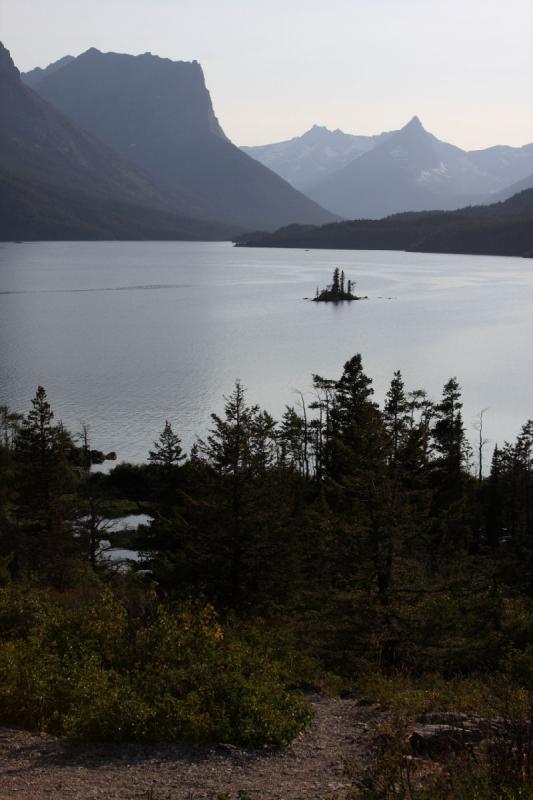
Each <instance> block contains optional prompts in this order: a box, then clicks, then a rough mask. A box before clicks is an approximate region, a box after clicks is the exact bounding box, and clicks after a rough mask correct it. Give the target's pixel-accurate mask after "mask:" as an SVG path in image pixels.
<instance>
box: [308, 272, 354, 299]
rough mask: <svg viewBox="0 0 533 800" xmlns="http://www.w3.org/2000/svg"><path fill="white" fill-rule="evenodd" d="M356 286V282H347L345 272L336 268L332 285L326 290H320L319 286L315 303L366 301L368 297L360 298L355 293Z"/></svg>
mask: <svg viewBox="0 0 533 800" xmlns="http://www.w3.org/2000/svg"><path fill="white" fill-rule="evenodd" d="M354 286H355V281H351V280H348V281H346V279H345V276H344V270H339V268H338V267H335V269H334V270H333V279H332V282H331V284H330V285H329V286H326V288H325V289H319V288H318V286H317V290H316V294H315V296H314V297H313V301H314V302H315V303H339V302H342V301H344V300H348V301H352V300H366V299H367V298H366V297H358V296H357V295H356V294H354V293H353V291H352V290H353V288H354Z"/></svg>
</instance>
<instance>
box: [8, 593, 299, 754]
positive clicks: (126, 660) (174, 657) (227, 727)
mask: <svg viewBox="0 0 533 800" xmlns="http://www.w3.org/2000/svg"><path fill="white" fill-rule="evenodd" d="M144 616H145V617H148V619H143V620H141V619H130V618H128V614H127V611H126V609H125V607H124V606H123V604H122V603H121V602H120V601H119V600H118V599H117V597H115V596H114V595H113V594H112V592H110V591H109V590H108V589H97V590H86V591H81V592H67V593H63V594H61V595H60V594H57V593H54V592H52V591H49V590H35V589H34V590H31V591H23V590H21V589H19V588H17V589H14V588H5V589H2V590H0V719H1V720H2V721H3V722H9V723H14V724H18V725H23V726H25V727H29V728H32V729H40V730H46V731H50V732H53V733H58V734H66V735H67V736H69V737H71V738H73V739H76V740H85V741H89V740H100V741H101V740H108V741H124V740H132V741H156V740H176V739H184V738H185V739H189V740H195V741H201V740H216V741H222V742H228V741H232V742H239V743H242V744H247V745H254V744H282V743H286V742H289V741H291V740H292V739H293V738H294V737H295V736H296V735H297V734H298V733H299V731H300V730H301V729H302V728H303V727H304V725H305V724H306V722H307V721H308V720H309V718H310V711H309V708H308V706H307V704H306V702H305V700H304V699H303V697H302V696H301V695H300V694H299V693H298V692H295V691H289V690H288V689H287V683H288V680H287V678H286V676H285V674H284V670H283V668H282V666H281V665H280V664H279V663H278V662H277V661H276V660H275V659H274V658H273V657H272V655H271V654H270V653H269V651H268V648H267V647H266V646H262V647H258V646H257V644H255V645H254V647H253V648H252V647H251V646H250V645H249V644H248V643H247V642H246V641H244V640H243V639H242V638H241V637H239V635H238V633H235V632H234V631H232V630H230V629H227V630H225V629H224V628H223V627H222V626H221V625H220V624H219V622H218V620H217V618H216V615H215V613H214V611H213V610H212V609H211V608H210V607H204V608H201V609H182V610H180V611H178V612H175V613H171V612H170V611H168V610H167V609H165V608H164V607H163V606H161V605H157V604H155V605H154V607H153V609H152V610H151V613H150V614H145V615H144Z"/></svg>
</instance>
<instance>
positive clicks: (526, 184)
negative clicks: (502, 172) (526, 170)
mask: <svg viewBox="0 0 533 800" xmlns="http://www.w3.org/2000/svg"><path fill="white" fill-rule="evenodd" d="M526 189H533V174H532V175H527V176H526V177H525V178H523V179H522V180H520V181H517V182H516V183H513V184H512V185H511V186H507V187H506V188H505V189H502V191H501V192H498V193H497V195H496V198H495V199H496V200H499V201H503V200H508V199H509V198H510V197H512V196H513V195H515V194H518V193H519V192H524V191H525V190H526Z"/></svg>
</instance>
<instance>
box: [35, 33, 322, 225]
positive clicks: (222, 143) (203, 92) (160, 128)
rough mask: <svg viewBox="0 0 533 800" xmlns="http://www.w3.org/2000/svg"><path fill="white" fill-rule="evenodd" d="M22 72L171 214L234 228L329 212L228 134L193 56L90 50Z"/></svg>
mask: <svg viewBox="0 0 533 800" xmlns="http://www.w3.org/2000/svg"><path fill="white" fill-rule="evenodd" d="M23 79H24V80H26V81H28V82H29V83H30V84H31V85H32V86H33V88H34V89H35V90H36V91H37V92H38V93H39V94H40V95H41V97H43V98H44V99H45V100H46V101H48V102H49V103H51V104H52V105H53V106H54V107H55V108H57V109H58V110H59V111H61V113H62V114H64V115H65V116H66V117H67V118H68V119H69V120H70V121H71V122H72V123H73V124H74V125H76V126H77V127H78V128H81V129H82V130H84V131H87V132H89V133H90V134H91V135H93V136H94V137H96V138H98V139H99V140H100V141H101V142H103V143H104V144H106V145H107V146H108V147H110V148H112V149H113V150H114V151H115V152H116V153H117V154H118V155H120V156H121V157H122V158H123V159H126V160H127V161H128V162H130V163H133V164H135V165H136V166H137V168H140V169H141V170H143V172H144V173H145V174H146V175H148V176H150V178H151V180H152V181H154V182H155V183H156V184H157V185H158V186H159V188H160V190H161V191H164V192H165V193H167V194H170V195H172V196H174V198H175V200H176V202H179V210H180V212H183V211H185V210H187V212H188V214H189V216H194V217H199V218H208V219H213V220H218V221H220V222H223V223H225V224H227V225H229V226H232V227H233V229H240V230H244V229H246V228H250V227H257V226H261V227H266V228H270V229H274V228H275V227H279V225H282V224H285V223H287V222H304V223H323V222H327V221H331V220H333V219H334V218H335V217H334V215H333V214H331V213H329V212H326V211H324V210H323V209H321V208H320V207H319V206H318V205H317V204H316V203H314V202H313V201H312V200H310V199H309V198H308V197H306V196H304V195H303V194H301V193H300V192H298V191H297V190H296V189H294V188H293V187H292V186H290V185H289V184H288V183H286V182H285V181H284V180H282V179H281V178H280V177H279V176H278V175H276V174H275V173H274V172H272V171H270V170H269V169H267V168H265V167H264V166H263V165H261V164H259V163H258V162H257V161H255V160H254V159H252V158H250V157H249V156H247V155H245V154H244V153H243V152H242V151H241V150H240V149H239V148H238V147H236V146H235V145H233V144H232V143H231V142H230V141H229V139H228V138H227V137H226V136H225V134H224V131H223V130H222V128H221V126H220V124H219V122H218V120H217V118H216V116H215V113H214V110H213V106H212V103H211V98H210V96H209V92H208V91H207V89H206V86H205V81H204V76H203V72H202V68H201V66H200V65H199V64H198V63H197V62H196V61H193V62H182V61H179V62H174V61H170V60H169V59H165V58H159V57H157V56H154V55H152V54H150V53H145V54H144V55H141V56H131V55H123V54H118V53H101V52H100V51H98V50H96V49H94V48H92V49H90V50H88V51H87V52H85V53H82V55H80V56H78V57H77V58H72V57H66V58H63V59H61V61H60V62H56V63H55V64H52V65H50V67H48V68H47V69H45V70H41V71H40V72H37V71H36V70H32V72H30V73H28V75H26V76H23Z"/></svg>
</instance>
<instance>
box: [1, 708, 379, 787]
mask: <svg viewBox="0 0 533 800" xmlns="http://www.w3.org/2000/svg"><path fill="white" fill-rule="evenodd" d="M311 701H312V703H313V706H314V707H315V710H316V717H315V721H314V723H313V725H312V726H311V728H310V729H309V730H308V731H307V732H305V733H304V734H302V735H301V736H300V737H299V739H297V740H296V742H295V743H294V744H293V745H292V746H291V747H289V748H286V749H276V750H252V751H251V750H241V749H239V748H235V747H230V746H224V745H221V746H213V747H209V748H208V747H187V746H182V745H171V746H170V745H168V746H164V747H161V746H151V747H148V746H141V745H135V746H134V745H128V746H122V747H119V746H116V745H114V746H106V747H104V746H98V747H83V748H81V747H76V748H74V747H69V746H66V745H65V744H64V743H63V742H62V741H61V740H59V739H56V738H55V737H52V736H45V735H36V734H32V733H27V732H26V731H20V730H18V729H13V728H0V800H14V799H16V798H20V800H41V799H42V798H53V800H75V799H76V800H89V799H91V800H92V798H97V799H98V800H141V799H143V800H144V798H145V797H146V795H147V793H148V791H149V790H152V791H153V796H154V800H156V798H157V800H167V799H168V800H204V799H207V798H209V800H214V798H216V797H217V795H218V794H219V793H224V792H228V793H229V794H230V795H231V796H232V800H233V798H236V796H237V793H238V792H239V790H241V791H243V792H246V793H247V794H249V795H250V797H252V798H254V800H255V799H256V798H257V800H324V798H325V797H326V796H330V797H331V796H332V795H336V794H342V790H343V789H345V788H346V778H345V776H344V771H343V761H344V759H349V760H352V761H353V760H358V759H360V758H362V757H363V756H364V753H365V751H366V749H367V746H368V741H369V731H368V722H369V721H370V720H371V718H372V717H373V716H375V714H374V713H373V712H372V711H371V710H370V709H368V708H367V707H364V706H362V705H359V704H358V703H357V701H356V700H353V699H347V700H340V699H337V698H329V697H313V698H311Z"/></svg>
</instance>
